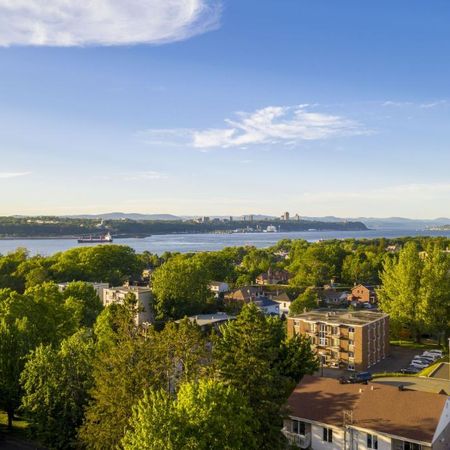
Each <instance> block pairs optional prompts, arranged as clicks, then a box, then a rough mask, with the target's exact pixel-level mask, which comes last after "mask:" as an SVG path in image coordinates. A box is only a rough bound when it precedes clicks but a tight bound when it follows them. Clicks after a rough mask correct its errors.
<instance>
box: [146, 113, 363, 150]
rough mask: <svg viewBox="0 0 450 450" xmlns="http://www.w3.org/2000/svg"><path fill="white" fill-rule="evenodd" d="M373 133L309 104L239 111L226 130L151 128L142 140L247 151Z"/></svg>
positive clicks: (198, 147)
mask: <svg viewBox="0 0 450 450" xmlns="http://www.w3.org/2000/svg"><path fill="white" fill-rule="evenodd" d="M368 133H370V131H369V130H367V129H364V128H363V127H362V126H361V125H360V124H359V123H358V122H356V121H354V120H350V119H347V118H345V117H342V116H337V115H332V114H326V113H320V112H313V111H311V110H310V109H308V105H297V106H267V107H265V108H261V109H258V110H256V111H254V112H251V113H247V112H238V113H236V118H235V119H225V126H224V127H223V128H209V129H198V130H196V129H150V130H146V131H145V132H142V133H140V137H141V138H142V139H143V140H144V141H145V142H147V143H149V144H155V145H162V144H165V145H182V144H184V145H189V146H192V147H194V148H197V149H201V150H206V149H211V148H232V147H240V148H246V147H248V146H251V145H262V144H263V145H266V144H269V145H270V144H284V145H296V144H298V143H299V142H301V141H315V140H324V139H330V138H334V137H342V136H356V135H363V134H368Z"/></svg>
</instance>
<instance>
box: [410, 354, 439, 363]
mask: <svg viewBox="0 0 450 450" xmlns="http://www.w3.org/2000/svg"><path fill="white" fill-rule="evenodd" d="M414 359H423V360H424V361H428V362H430V363H433V362H434V361H436V358H435V357H434V356H428V355H416V356H414Z"/></svg>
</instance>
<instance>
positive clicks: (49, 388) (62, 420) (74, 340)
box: [21, 329, 94, 449]
mask: <svg viewBox="0 0 450 450" xmlns="http://www.w3.org/2000/svg"><path fill="white" fill-rule="evenodd" d="M93 359H94V343H93V340H92V339H91V337H90V333H89V332H88V331H87V330H85V329H81V330H80V331H78V332H77V333H76V334H74V335H73V336H71V337H69V338H67V339H66V340H64V341H62V343H61V347H60V348H59V349H55V348H53V347H52V346H50V345H47V346H45V345H40V346H39V347H37V348H36V350H34V351H33V352H32V353H31V355H30V356H29V358H28V361H27V363H26V365H25V368H24V370H23V372H22V375H21V382H22V385H23V389H24V396H23V398H22V407H23V409H24V411H25V413H26V415H27V417H28V418H29V420H30V421H31V429H32V432H33V434H34V436H35V437H36V438H37V439H39V441H40V442H42V443H44V444H45V445H48V446H49V447H50V448H55V449H67V448H77V436H76V433H77V428H78V427H79V426H80V425H81V423H82V421H83V415H84V407H85V406H86V404H87V401H88V398H89V394H88V392H89V390H90V388H91V387H92V364H93Z"/></svg>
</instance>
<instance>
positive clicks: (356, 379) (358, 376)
mask: <svg viewBox="0 0 450 450" xmlns="http://www.w3.org/2000/svg"><path fill="white" fill-rule="evenodd" d="M371 380H372V374H371V373H370V372H359V373H354V374H352V375H350V376H349V377H341V378H339V383H341V384H355V383H363V384H367V383H368V382H369V381H371Z"/></svg>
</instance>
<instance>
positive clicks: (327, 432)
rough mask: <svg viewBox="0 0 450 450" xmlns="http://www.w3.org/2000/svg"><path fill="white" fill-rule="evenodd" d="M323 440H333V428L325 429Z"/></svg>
mask: <svg viewBox="0 0 450 450" xmlns="http://www.w3.org/2000/svg"><path fill="white" fill-rule="evenodd" d="M322 440H323V442H330V443H331V442H333V430H332V429H331V428H324V429H323V436H322Z"/></svg>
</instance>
